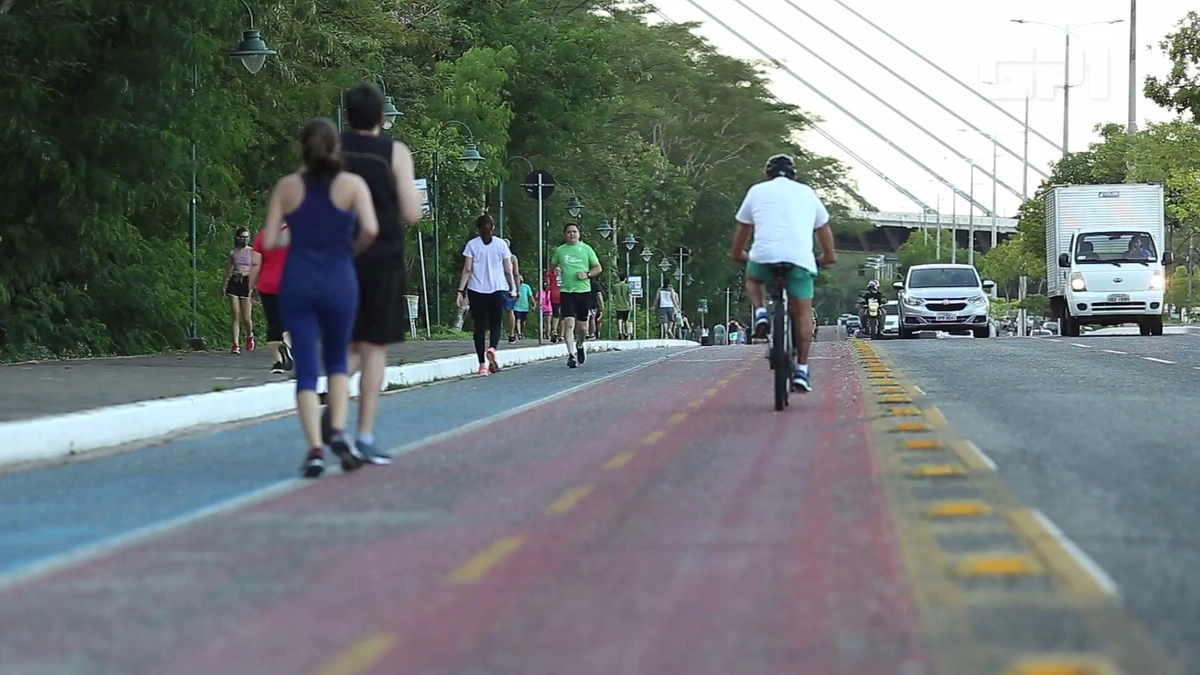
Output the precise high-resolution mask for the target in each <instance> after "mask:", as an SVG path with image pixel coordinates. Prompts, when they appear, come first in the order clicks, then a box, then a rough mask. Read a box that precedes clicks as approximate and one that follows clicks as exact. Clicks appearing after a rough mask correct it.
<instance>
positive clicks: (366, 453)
mask: <svg viewBox="0 0 1200 675" xmlns="http://www.w3.org/2000/svg"><path fill="white" fill-rule="evenodd" d="M354 446H355V447H357V448H358V452H359V454H361V455H362V456H363V461H365V462H366V463H367V464H375V465H378V466H384V465H387V464H391V463H392V456H391V455H389V454H388V453H387V451H385V450H380V449H379V446H377V445H375V444H374V443H364V442H363V441H362V440H361V439H355V441H354Z"/></svg>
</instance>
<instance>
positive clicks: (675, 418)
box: [667, 412, 687, 424]
mask: <svg viewBox="0 0 1200 675" xmlns="http://www.w3.org/2000/svg"><path fill="white" fill-rule="evenodd" d="M686 419H687V413H685V412H677V413H675V414H674V415H671V419H669V420H667V422H668V423H670V424H679V423H680V422H682V421H684V420H686Z"/></svg>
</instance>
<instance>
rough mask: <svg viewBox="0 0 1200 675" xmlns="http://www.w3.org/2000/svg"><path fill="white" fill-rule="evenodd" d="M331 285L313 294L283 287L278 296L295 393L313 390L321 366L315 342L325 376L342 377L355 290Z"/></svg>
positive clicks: (354, 302)
mask: <svg viewBox="0 0 1200 675" xmlns="http://www.w3.org/2000/svg"><path fill="white" fill-rule="evenodd" d="M354 286H355V287H353V288H347V287H346V286H345V285H333V287H332V288H329V289H321V290H317V291H308V290H298V291H291V292H289V289H287V288H286V286H285V287H284V288H283V289H282V290H281V292H280V294H279V310H280V313H281V314H282V315H283V325H284V326H286V327H287V330H288V332H290V333H291V334H292V359H293V360H294V361H295V362H296V391H298V392H300V391H315V390H316V388H317V377H318V376H319V375H320V374H321V364H320V361H319V360H318V359H317V342H318V340H319V341H320V343H321V356H322V357H323V360H324V362H325V375H326V376H330V375H345V374H346V372H347V368H346V359H347V354H348V353H349V349H350V336H351V333H353V331H354V316H355V312H356V311H357V310H358V288H357V284H355V285H354Z"/></svg>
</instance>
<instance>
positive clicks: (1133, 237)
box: [1075, 232, 1158, 265]
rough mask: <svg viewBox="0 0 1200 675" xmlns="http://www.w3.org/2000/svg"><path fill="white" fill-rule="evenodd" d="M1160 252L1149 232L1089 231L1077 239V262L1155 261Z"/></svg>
mask: <svg viewBox="0 0 1200 675" xmlns="http://www.w3.org/2000/svg"><path fill="white" fill-rule="evenodd" d="M1155 260H1158V254H1157V252H1156V251H1155V248H1154V239H1153V238H1152V237H1151V236H1150V234H1149V233H1147V232H1089V233H1087V234H1081V235H1079V237H1078V238H1077V239H1076V241H1075V262H1077V263H1083V264H1093V265H1094V264H1104V263H1123V262H1131V263H1132V262H1140V263H1144V262H1154V261H1155Z"/></svg>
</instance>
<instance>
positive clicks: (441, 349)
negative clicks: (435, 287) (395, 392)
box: [0, 338, 549, 422]
mask: <svg viewBox="0 0 1200 675" xmlns="http://www.w3.org/2000/svg"><path fill="white" fill-rule="evenodd" d="M547 344H549V343H547ZM533 346H537V339H536V338H535V339H529V338H526V339H524V340H521V341H520V342H517V343H514V344H512V345H510V344H509V343H508V342H506V341H501V343H500V349H505V348H508V347H533ZM474 353H475V346H474V344H473V343H472V342H471V341H470V340H420V341H412V342H404V343H401V344H397V345H392V347H391V348H390V349H388V365H389V366H398V365H406V364H410V363H421V362H425V361H432V360H434V359H441V358H447V357H452V356H462V355H464V354H474ZM289 379H290V374H285V375H272V374H271V357H270V355H269V352H267V350H266V349H265V348H263V347H259V348H258V349H256V350H254V351H253V352H245V351H243V352H242V353H241V355H239V356H234V355H232V354H229V353H226V352H189V353H181V354H163V355H158V356H133V357H123V358H108V359H79V360H71V361H39V362H31V363H20V364H13V365H8V366H0V422H4V421H13V420H22V419H31V418H35V417H42V416H46V415H58V414H63V413H71V412H78V411H81V410H90V409H93V408H101V407H104V406H111V405H120V404H122V403H137V402H140V401H151V400H154V399H160V398H169V397H171V396H186V395H190V394H207V393H210V392H213V391H223V390H228V389H237V388H240V387H251V386H255V385H260V384H268V383H271V382H287V381H288V380H289Z"/></svg>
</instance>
